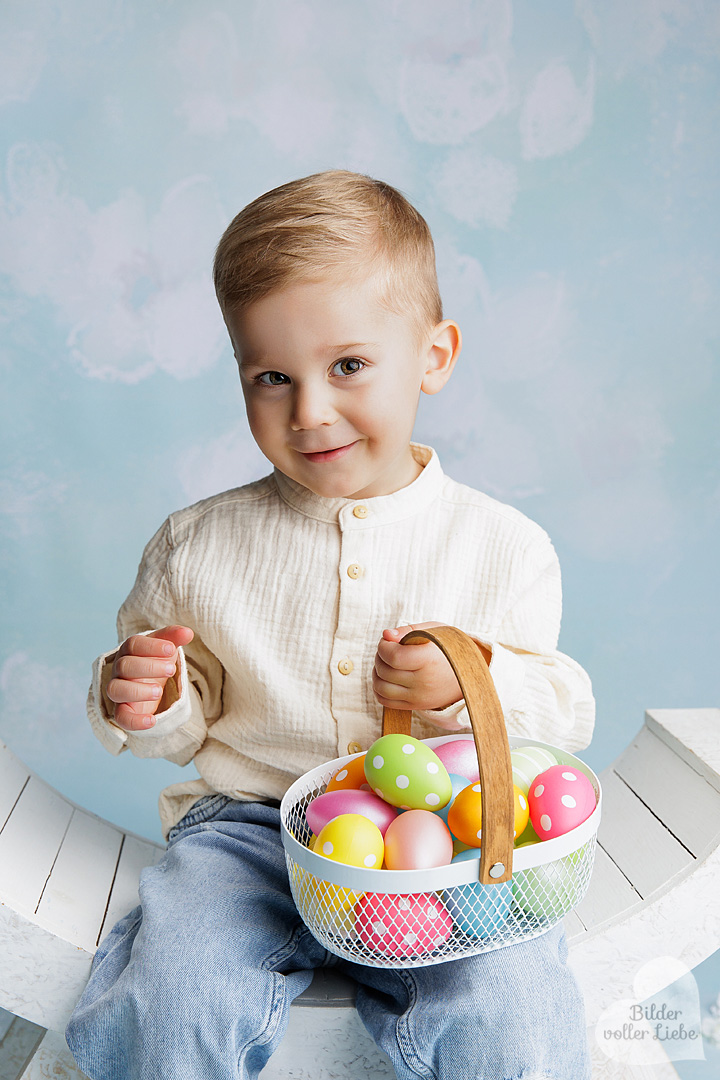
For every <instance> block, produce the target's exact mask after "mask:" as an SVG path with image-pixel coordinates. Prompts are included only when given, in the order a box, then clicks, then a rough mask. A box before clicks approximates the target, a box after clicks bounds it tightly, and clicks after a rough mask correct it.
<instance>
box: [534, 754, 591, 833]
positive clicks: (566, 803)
mask: <svg viewBox="0 0 720 1080" xmlns="http://www.w3.org/2000/svg"><path fill="white" fill-rule="evenodd" d="M528 803H529V805H530V820H531V822H532V826H533V828H534V829H535V832H536V833H537V835H538V836H539V837H540V839H541V840H552V839H553V837H555V836H562V835H563V834H564V833H568V832H570V830H571V829H575V828H577V826H578V825H582V823H583V821H586V820H587V819H588V818H589V817H590V815H591V814H592V812H593V810H594V809H595V805H596V798H595V788H594V787H593V786H592V784H591V783H590V781H589V780H588V778H587V776H586V775H585V773H583V772H581V771H580V770H579V769H576V768H575V767H574V766H572V765H552V766H551V767H550V768H549V769H546V770H545V772H542V773H540V774H539V775H538V776H536V777H535V779H534V780H533V782H532V784H531V785H530V790H529V792H528Z"/></svg>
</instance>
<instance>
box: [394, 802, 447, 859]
mask: <svg viewBox="0 0 720 1080" xmlns="http://www.w3.org/2000/svg"><path fill="white" fill-rule="evenodd" d="M452 857H453V839H452V836H451V835H450V832H449V831H448V827H447V825H446V824H445V822H444V821H442V820H441V819H440V817H439V816H438V815H437V814H433V813H432V812H431V811H430V810H406V811H405V813H404V814H399V815H398V816H397V817H396V818H395V820H394V821H391V822H390V824H389V826H388V828H387V832H386V833H385V866H386V867H387V869H388V870H429V869H430V868H431V867H433V866H446V865H447V864H448V863H449V862H450V861H451V859H452Z"/></svg>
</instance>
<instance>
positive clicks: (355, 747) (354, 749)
mask: <svg viewBox="0 0 720 1080" xmlns="http://www.w3.org/2000/svg"><path fill="white" fill-rule="evenodd" d="M361 750H362V746H361V745H360V743H359V742H349V743H348V748H347V752H348V754H359V753H360V751H361Z"/></svg>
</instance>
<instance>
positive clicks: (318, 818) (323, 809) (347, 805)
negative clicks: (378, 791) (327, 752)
mask: <svg viewBox="0 0 720 1080" xmlns="http://www.w3.org/2000/svg"><path fill="white" fill-rule="evenodd" d="M340 814H362V816H363V817H366V818H369V819H370V821H373V822H374V823H375V824H376V825H377V827H378V829H379V830H380V832H381V833H382V834H383V836H384V835H385V830H386V829H387V827H388V825H389V824H390V822H391V821H392V820H393V818H395V817H397V810H396V809H395V807H394V806H388V804H387V803H386V802H385V801H384V800H383V799H380V798H378V796H377V795H375V794H374V793H373V792H372V791H361V790H359V789H358V788H336V789H335V790H334V791H326V792H325V794H324V795H318V796H317V798H315V799H313V800H312V802H310V803H308V806H307V808H306V810H305V817H306V818H307V823H308V825H309V826H310V828H311V829H312V831H313V832H314V833H317V834H319V833H320V830H321V829H322V828H323V827H324V826H325V825H327V823H328V821H332V819H333V818H335V817H338V816H339V815H340Z"/></svg>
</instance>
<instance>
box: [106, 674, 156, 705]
mask: <svg viewBox="0 0 720 1080" xmlns="http://www.w3.org/2000/svg"><path fill="white" fill-rule="evenodd" d="M105 693H106V694H107V696H108V697H109V698H110V701H114V702H115V704H116V705H120V704H122V703H124V702H135V701H154V702H158V701H159V700H160V698H161V697H162V694H163V688H162V686H158V684H157V683H156V682H142V681H140V680H139V679H111V680H110V682H109V683H108V684H107V688H106V690H105Z"/></svg>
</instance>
